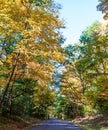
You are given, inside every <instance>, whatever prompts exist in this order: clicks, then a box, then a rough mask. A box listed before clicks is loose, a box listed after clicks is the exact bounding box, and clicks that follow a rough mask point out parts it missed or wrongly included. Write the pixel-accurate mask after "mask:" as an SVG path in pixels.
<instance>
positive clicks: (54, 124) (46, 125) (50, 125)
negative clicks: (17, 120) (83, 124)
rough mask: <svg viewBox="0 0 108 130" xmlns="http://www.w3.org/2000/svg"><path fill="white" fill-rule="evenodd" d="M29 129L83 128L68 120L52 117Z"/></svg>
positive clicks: (77, 129) (76, 129) (63, 129)
mask: <svg viewBox="0 0 108 130" xmlns="http://www.w3.org/2000/svg"><path fill="white" fill-rule="evenodd" d="M29 130H82V129H81V128H79V127H77V126H75V125H74V124H72V123H69V122H67V121H61V120H56V119H50V120H48V121H45V122H43V123H41V124H39V125H37V126H34V127H32V128H31V129H29Z"/></svg>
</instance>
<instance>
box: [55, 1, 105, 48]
mask: <svg viewBox="0 0 108 130" xmlns="http://www.w3.org/2000/svg"><path fill="white" fill-rule="evenodd" d="M55 2H57V3H60V4H61V5H62V9H61V10H60V18H63V19H64V20H65V26H66V28H65V29H64V30H63V35H64V37H65V38H66V41H65V44H64V45H65V46H66V45H68V44H74V43H77V42H78V40H79V38H80V35H81V33H82V31H84V30H85V29H86V28H87V27H89V26H90V25H92V24H93V23H94V22H95V21H102V19H103V15H102V12H101V11H97V8H96V6H97V5H98V0H55Z"/></svg>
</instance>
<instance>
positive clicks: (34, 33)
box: [0, 0, 64, 107]
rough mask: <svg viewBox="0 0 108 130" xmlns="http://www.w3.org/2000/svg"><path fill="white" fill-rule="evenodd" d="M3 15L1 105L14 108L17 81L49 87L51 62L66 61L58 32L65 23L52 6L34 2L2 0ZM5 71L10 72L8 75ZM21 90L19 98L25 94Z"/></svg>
mask: <svg viewBox="0 0 108 130" xmlns="http://www.w3.org/2000/svg"><path fill="white" fill-rule="evenodd" d="M36 2H38V1H36ZM43 2H45V1H43ZM45 8H46V9H45ZM0 16H1V20H0V41H1V42H0V45H1V53H0V56H1V66H2V70H1V78H2V77H4V79H3V78H2V79H3V80H2V87H1V102H0V104H1V106H3V105H5V101H7V103H9V107H11V102H12V100H14V98H13V97H15V95H17V93H16V94H15V93H14V91H15V90H17V88H16V83H17V82H18V83H19V81H21V82H20V85H23V84H22V80H25V81H26V80H27V79H31V80H32V81H33V82H36V84H35V86H34V88H35V87H36V86H37V84H38V85H39V86H41V87H43V86H44V87H48V86H49V85H50V82H51V80H52V79H51V77H52V72H53V69H54V67H53V65H52V61H57V62H63V61H64V58H63V54H62V49H61V46H60V42H61V40H62V35H61V33H60V31H59V30H60V28H62V27H63V24H62V22H61V21H60V20H59V18H58V13H57V12H56V11H55V10H53V3H50V4H45V6H41V5H40V6H39V7H37V6H36V5H35V4H34V1H28V0H17V1H12V0H6V1H3V0H0ZM3 55H4V56H5V57H6V58H5V59H3V58H2V57H3ZM4 70H8V71H6V72H5V73H6V74H5V73H4ZM4 74H5V75H4ZM5 80H7V83H6V84H5V83H4V82H5ZM26 87H27V86H26ZM19 89H20V87H19ZM25 89H27V88H25ZM20 90H21V89H20ZM20 90H17V91H19V92H20V94H19V96H20V95H22V94H24V93H25V92H24V91H20ZM34 91H35V90H34ZM13 94H15V95H13Z"/></svg>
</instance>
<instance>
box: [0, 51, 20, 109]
mask: <svg viewBox="0 0 108 130" xmlns="http://www.w3.org/2000/svg"><path fill="white" fill-rule="evenodd" d="M19 55H20V53H18V54H17V55H16V58H15V61H14V64H13V68H12V71H11V74H10V77H9V80H8V82H7V85H6V87H5V89H4V92H3V95H2V97H1V101H0V106H1V109H2V107H3V105H4V100H5V97H6V95H7V93H8V89H9V88H10V83H11V81H12V78H13V75H14V73H15V69H16V66H17V62H18V57H19Z"/></svg>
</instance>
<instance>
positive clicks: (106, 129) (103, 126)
mask: <svg viewBox="0 0 108 130" xmlns="http://www.w3.org/2000/svg"><path fill="white" fill-rule="evenodd" d="M72 122H73V123H74V124H76V125H78V126H80V127H81V128H83V130H108V116H104V117H101V116H100V117H85V118H80V117H79V118H76V119H74V120H73V121H72Z"/></svg>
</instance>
